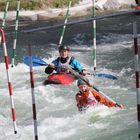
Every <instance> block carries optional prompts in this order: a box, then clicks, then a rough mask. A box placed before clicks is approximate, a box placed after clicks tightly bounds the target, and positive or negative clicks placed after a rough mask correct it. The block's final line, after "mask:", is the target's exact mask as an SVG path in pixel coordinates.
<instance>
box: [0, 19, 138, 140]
mask: <svg viewBox="0 0 140 140" xmlns="http://www.w3.org/2000/svg"><path fill="white" fill-rule="evenodd" d="M97 25H98V27H97V29H98V32H97V73H99V72H103V73H111V74H113V75H115V76H117V77H118V80H110V79H107V78H98V77H92V76H87V77H88V78H89V79H90V81H91V82H93V84H94V86H95V87H97V88H98V89H100V90H101V91H102V92H103V93H105V94H106V95H108V96H109V97H111V98H112V99H113V100H115V101H116V102H118V103H121V104H123V105H124V107H125V108H124V109H122V110H121V109H119V108H106V107H104V106H95V107H93V108H89V109H88V110H87V112H86V113H84V114H80V113H79V112H78V110H77V107H76V102H75V94H76V92H77V91H78V88H77V87H76V82H74V83H72V84H71V85H68V86H61V85H48V86H43V85H42V82H43V81H44V79H45V78H46V75H45V74H44V69H45V67H36V68H34V77H35V98H36V106H37V122H38V137H39V139H41V140H101V139H104V140H137V139H138V132H137V131H138V130H137V125H138V123H137V112H136V104H137V103H136V91H135V74H134V60H133V58H134V57H133V50H132V45H133V35H132V21H131V18H127V17H123V18H117V19H116V20H114V19H112V20H111V19H108V20H103V21H100V22H98V24H97ZM84 26H85V28H86V29H83V28H82V27H84ZM87 27H90V25H88V24H82V25H80V26H79V27H77V33H75V32H76V31H75V28H76V27H71V28H68V31H71V32H69V33H67V34H66V38H65V40H64V43H65V44H67V45H68V46H69V47H70V48H71V55H73V56H75V57H76V58H77V59H78V60H80V61H81V62H82V64H83V65H84V66H85V68H86V69H87V70H88V71H89V72H93V60H92V38H91V33H90V30H89V28H87ZM49 33H50V34H51V35H53V37H54V38H53V39H52V40H51V38H52V37H50V38H49V37H48V36H49ZM38 35H39V36H40V38H38V37H39V36H38ZM45 35H46V40H45V39H44V38H45V37H44V36H45ZM55 35H56V34H55V30H53V31H48V32H45V31H44V32H40V33H39V34H36V33H33V34H31V35H29V40H27V35H26V37H25V38H24V36H23V38H21V35H20V37H19V42H18V49H17V58H16V61H17V62H18V64H17V65H16V67H14V68H11V67H9V68H10V76H11V81H12V86H13V95H14V102H15V109H16V114H17V127H18V133H17V134H16V135H15V134H14V131H13V124H12V119H11V109H10V100H9V93H8V88H7V78H6V71H5V64H4V61H3V51H2V49H1V50H0V53H1V54H2V55H1V57H0V58H1V61H2V62H1V63H0V76H1V80H0V105H1V106H0V140H15V139H16V140H25V139H26V140H31V139H34V127H33V119H32V99H31V89H30V79H29V78H30V77H29V76H30V75H29V67H28V66H26V65H25V64H23V62H22V56H25V55H28V54H27V52H28V51H27V46H28V43H29V42H30V44H31V46H32V50H33V54H34V55H38V56H40V57H41V58H42V59H43V60H44V61H46V62H47V63H49V62H51V61H52V60H53V59H54V58H55V57H57V56H58V50H57V47H56V46H55V45H52V43H53V44H56V41H57V40H58V37H55ZM41 37H43V38H41ZM37 38H38V39H39V40H37ZM8 40H9V39H8ZM40 42H42V43H40ZM24 45H25V46H24ZM7 46H9V42H8V44H7ZM8 53H9V57H10V53H11V48H9V47H8Z"/></svg>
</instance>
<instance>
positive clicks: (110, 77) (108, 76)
mask: <svg viewBox="0 0 140 140" xmlns="http://www.w3.org/2000/svg"><path fill="white" fill-rule="evenodd" d="M95 76H98V77H102V78H108V79H112V80H117V79H118V78H117V77H116V76H114V75H112V74H106V73H98V74H95Z"/></svg>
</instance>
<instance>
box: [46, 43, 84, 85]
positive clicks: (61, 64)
mask: <svg viewBox="0 0 140 140" xmlns="http://www.w3.org/2000/svg"><path fill="white" fill-rule="evenodd" d="M59 55H60V56H59V57H58V58H56V59H55V60H53V61H52V62H51V63H50V64H49V65H48V66H47V67H46V68H45V73H46V74H51V73H53V72H54V71H55V72H56V73H69V70H68V69H67V67H68V66H70V67H71V68H72V69H73V70H75V71H77V72H79V74H82V75H86V70H85V69H84V68H83V66H82V64H81V63H80V62H79V61H78V60H77V59H76V58H74V57H73V56H70V49H69V47H67V46H63V45H61V46H60V47H59ZM47 82H48V81H47V80H45V82H44V84H45V85H46V83H47Z"/></svg>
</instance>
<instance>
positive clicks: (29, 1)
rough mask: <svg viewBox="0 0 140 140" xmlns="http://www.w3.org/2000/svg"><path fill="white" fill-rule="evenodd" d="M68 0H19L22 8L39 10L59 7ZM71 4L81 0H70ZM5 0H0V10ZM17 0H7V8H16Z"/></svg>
mask: <svg viewBox="0 0 140 140" xmlns="http://www.w3.org/2000/svg"><path fill="white" fill-rule="evenodd" d="M69 1H70V0H20V2H21V6H20V7H21V9H24V10H41V9H45V8H48V7H50V8H61V7H65V6H68V4H69ZM71 1H72V5H74V4H78V3H79V1H81V0H71ZM6 2H7V0H5V1H4V0H0V11H4V10H5V7H6ZM16 7H17V0H9V8H8V10H16Z"/></svg>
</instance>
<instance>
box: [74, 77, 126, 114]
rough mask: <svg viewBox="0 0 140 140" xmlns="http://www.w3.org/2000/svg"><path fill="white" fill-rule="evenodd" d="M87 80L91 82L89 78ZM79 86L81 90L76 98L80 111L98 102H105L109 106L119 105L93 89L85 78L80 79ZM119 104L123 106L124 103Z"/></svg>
mask: <svg viewBox="0 0 140 140" xmlns="http://www.w3.org/2000/svg"><path fill="white" fill-rule="evenodd" d="M86 81H88V83H89V80H88V79H86ZM77 86H78V87H79V92H78V93H77V94H76V96H75V98H76V102H77V107H78V110H79V111H80V112H81V111H83V110H85V109H86V108H88V107H89V106H93V105H95V104H97V103H100V104H104V105H105V106H108V107H117V105H116V103H114V102H112V101H110V100H108V99H106V98H105V97H103V96H102V95H101V94H100V93H98V92H97V91H95V90H93V89H92V90H91V89H90V87H89V86H88V85H87V83H85V82H84V81H83V80H81V79H79V80H78V81H77ZM119 106H120V108H123V106H122V105H119Z"/></svg>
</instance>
